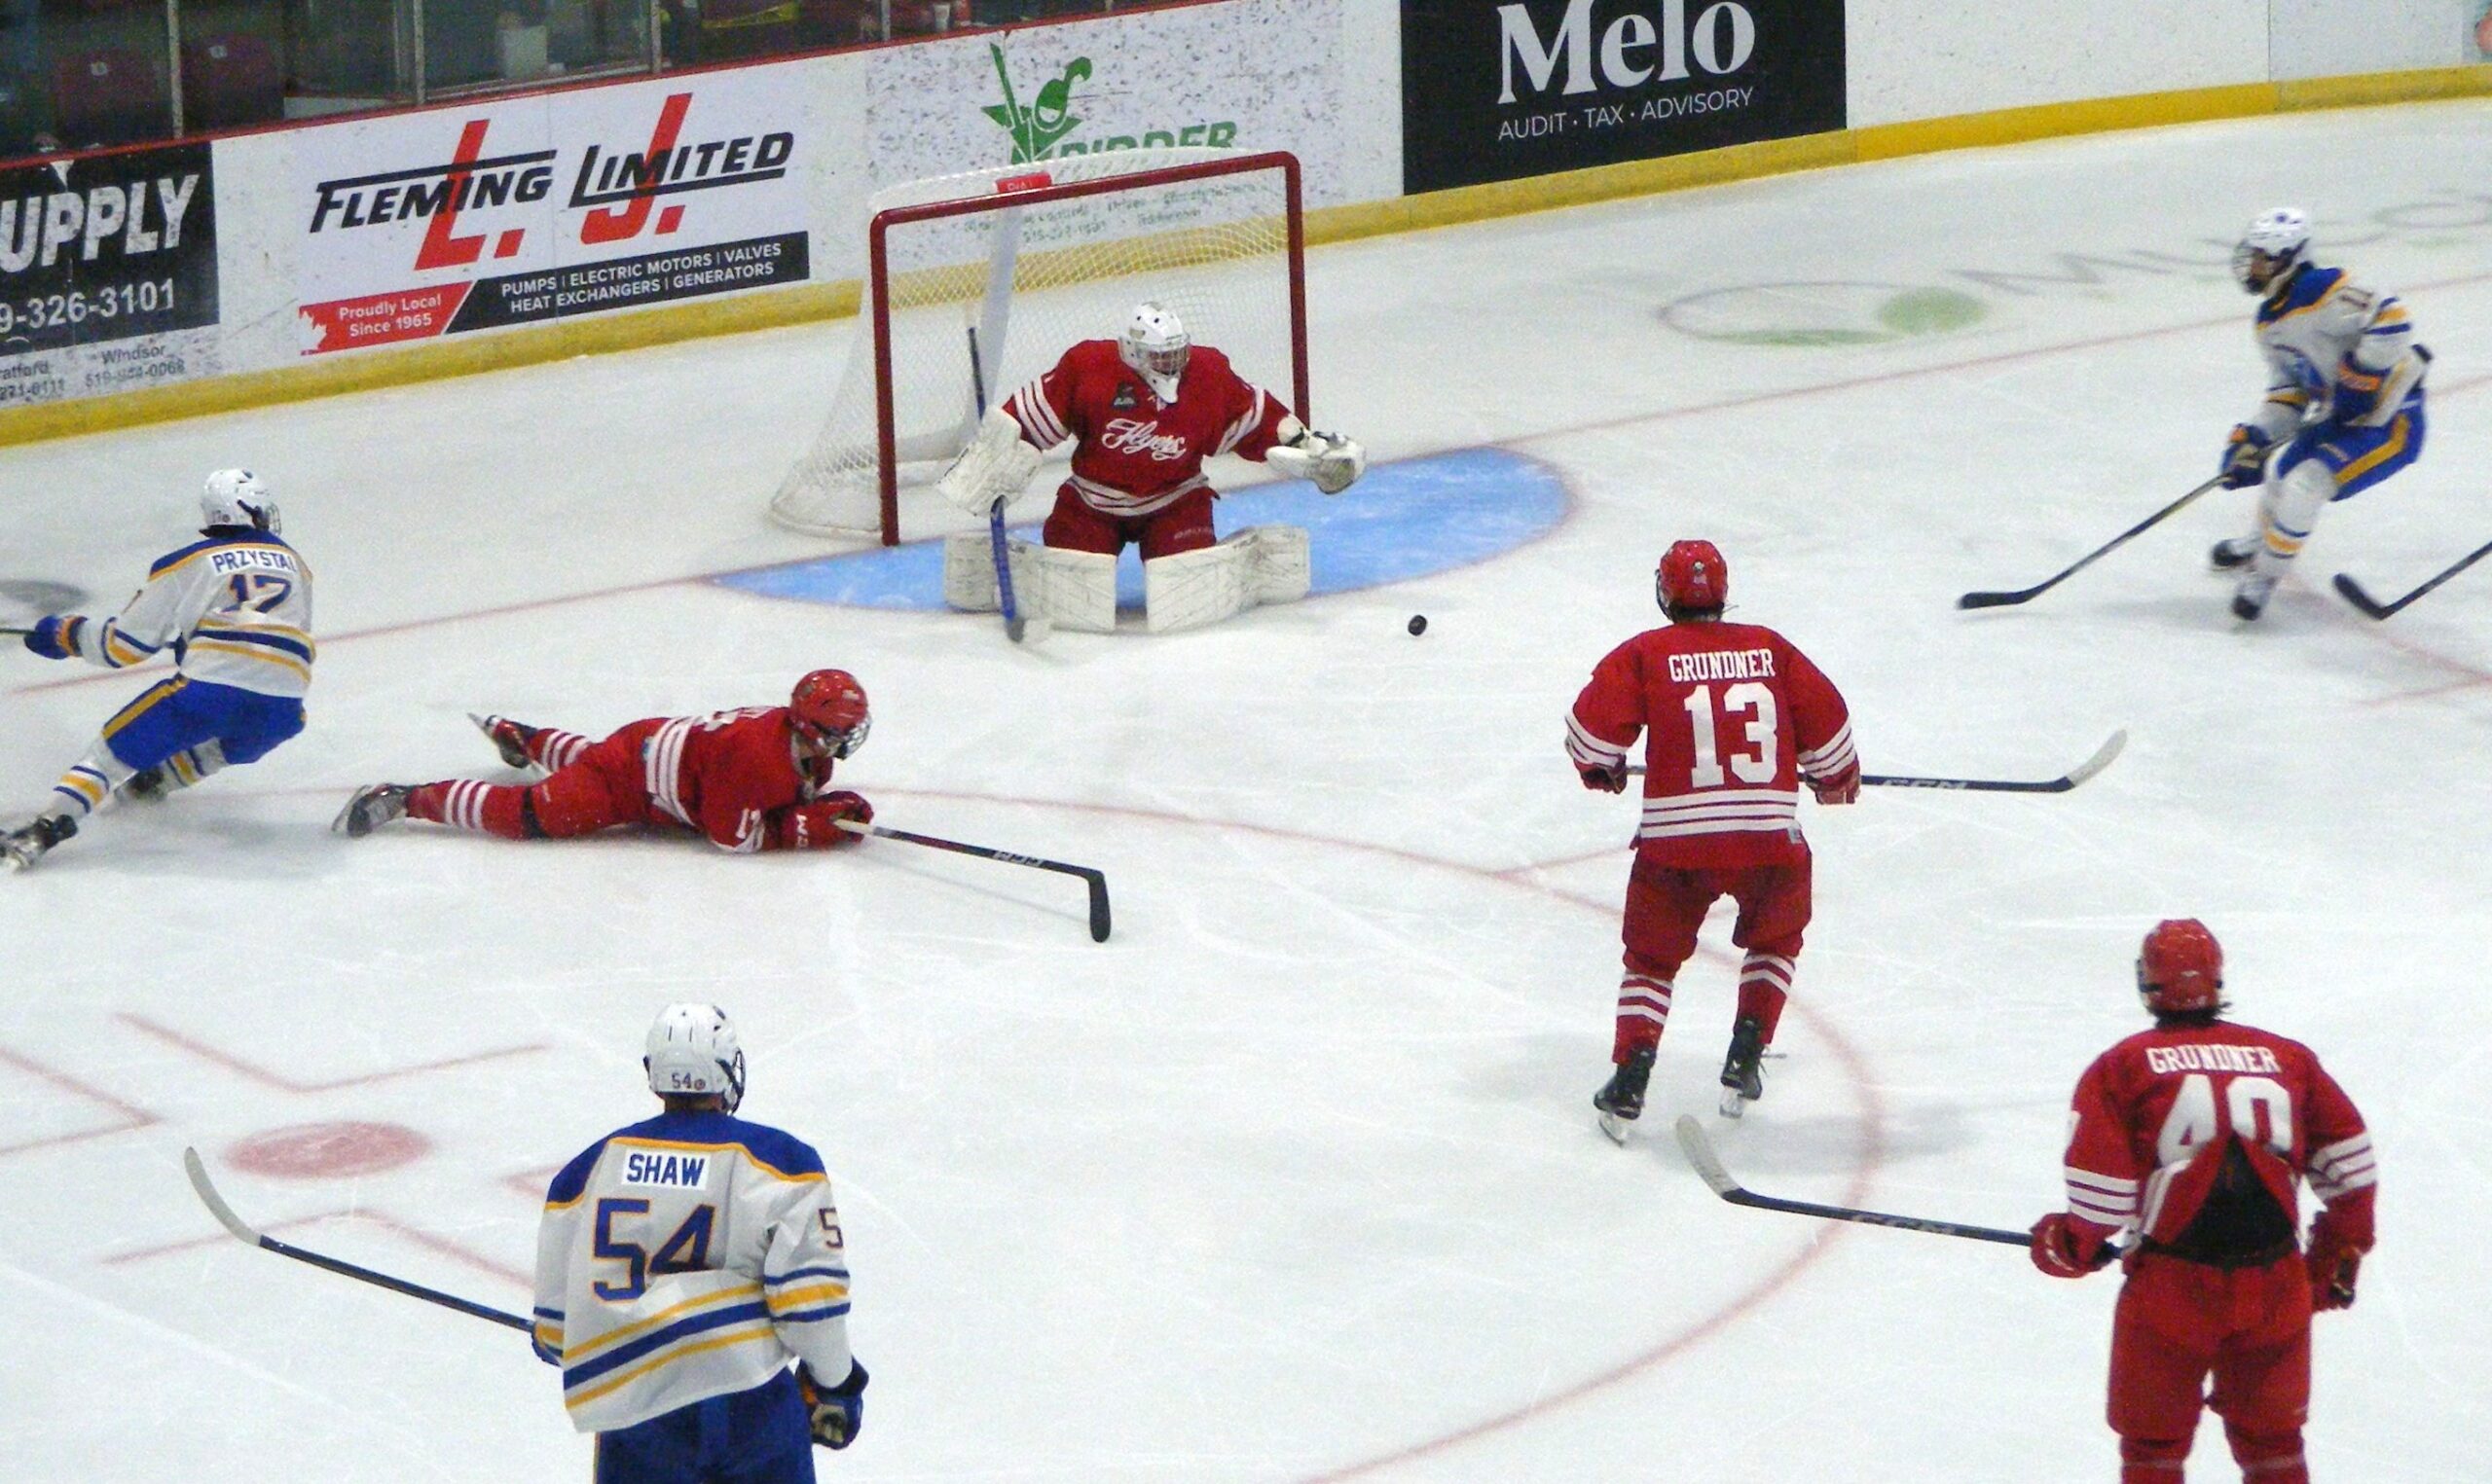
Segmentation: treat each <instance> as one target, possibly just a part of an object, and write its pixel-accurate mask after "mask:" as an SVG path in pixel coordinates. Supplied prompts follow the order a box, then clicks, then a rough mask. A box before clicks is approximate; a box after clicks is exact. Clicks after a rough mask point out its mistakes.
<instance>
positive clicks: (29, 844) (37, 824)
mask: <svg viewBox="0 0 2492 1484" xmlns="http://www.w3.org/2000/svg"><path fill="white" fill-rule="evenodd" d="M77 833H78V821H77V820H75V819H73V818H71V817H69V816H68V815H67V814H43V815H39V816H37V817H36V818H35V820H34V821H33V822H32V823H30V824H27V825H24V826H23V827H21V828H18V829H13V830H11V831H9V833H7V834H5V835H0V869H5V870H9V871H22V870H24V869H25V868H26V867H28V866H30V865H33V864H34V863H35V862H36V861H38V860H41V859H42V858H43V855H44V851H49V850H51V849H52V848H53V847H54V846H55V845H58V844H59V843H60V842H62V841H64V840H66V839H68V838H69V837H70V836H72V835H75V834H77Z"/></svg>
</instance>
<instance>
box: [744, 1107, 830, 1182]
mask: <svg viewBox="0 0 2492 1484" xmlns="http://www.w3.org/2000/svg"><path fill="white" fill-rule="evenodd" d="M727 1122H728V1124H729V1125H730V1126H731V1127H733V1128H734V1130H735V1141H736V1142H737V1143H740V1144H742V1145H744V1150H745V1153H746V1154H748V1155H750V1156H751V1159H752V1162H753V1163H754V1164H756V1165H759V1166H761V1167H762V1168H763V1169H764V1170H766V1171H768V1172H770V1173H771V1174H774V1175H778V1176H785V1177H787V1178H789V1179H800V1178H803V1177H805V1176H819V1175H824V1174H825V1173H826V1172H825V1170H824V1169H823V1164H822V1156H821V1155H820V1154H817V1153H815V1152H814V1146H813V1145H811V1144H809V1143H807V1142H805V1141H804V1140H801V1139H798V1138H797V1137H796V1136H795V1135H793V1134H790V1133H788V1132H787V1131H786V1130H784V1129H774V1128H772V1127H770V1126H769V1125H768V1124H766V1123H747V1122H746V1121H745V1120H743V1119H741V1118H729V1119H728V1120H727Z"/></svg>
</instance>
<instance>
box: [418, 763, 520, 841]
mask: <svg viewBox="0 0 2492 1484" xmlns="http://www.w3.org/2000/svg"><path fill="white" fill-rule="evenodd" d="M407 817H408V818H410V819H427V820H430V821H431V822H433V823H435V824H447V825H449V826H451V827H452V828H453V829H462V830H481V831H483V832H484V833H485V834H488V835H499V836H500V837H501V838H503V839H504V840H525V839H527V838H528V837H529V829H528V790H527V789H525V788H512V787H508V786H506V785H503V784H499V783H479V782H476V781H475V780H473V779H471V778H455V779H452V780H451V781H449V782H446V783H426V784H424V785H423V786H422V787H421V788H418V789H416V790H415V791H414V792H412V793H410V794H408V795H407Z"/></svg>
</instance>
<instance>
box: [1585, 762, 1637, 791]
mask: <svg viewBox="0 0 2492 1484" xmlns="http://www.w3.org/2000/svg"><path fill="white" fill-rule="evenodd" d="M1575 776H1576V777H1577V778H1582V779H1583V780H1584V786H1585V787H1586V788H1597V789H1599V790H1600V791H1601V792H1603V793H1625V792H1626V791H1627V770H1626V769H1625V768H1624V767H1619V768H1577V769H1576V770H1575Z"/></svg>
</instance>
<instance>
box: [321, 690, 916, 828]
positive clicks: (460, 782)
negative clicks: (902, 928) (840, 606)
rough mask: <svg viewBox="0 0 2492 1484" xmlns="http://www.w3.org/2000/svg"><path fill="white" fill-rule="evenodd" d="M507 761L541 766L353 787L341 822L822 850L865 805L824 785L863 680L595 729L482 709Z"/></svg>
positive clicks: (860, 723) (860, 739) (853, 734)
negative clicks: (508, 773)
mask: <svg viewBox="0 0 2492 1484" xmlns="http://www.w3.org/2000/svg"><path fill="white" fill-rule="evenodd" d="M474 719H475V722H476V725H477V726H479V727H481V728H482V729H484V733H485V735H486V736H487V737H489V738H491V739H493V742H494V745H495V747H497V748H499V749H500V751H501V755H502V761H503V762H505V763H508V764H510V765H511V766H512V767H514V768H541V769H544V770H545V772H546V774H547V777H545V778H541V779H539V780H537V781H536V782H535V783H532V784H508V783H485V782H478V781H475V780H472V779H466V778H457V779H451V780H449V781H446V782H440V783H423V784H417V785H409V784H405V783H373V784H369V785H367V786H365V787H363V788H359V789H356V790H355V794H354V797H353V798H351V799H348V801H347V807H346V809H345V810H344V811H342V812H341V813H340V814H339V815H338V819H337V825H336V828H338V829H339V830H342V831H344V832H345V833H346V834H348V835H349V836H352V837H355V838H357V839H360V838H362V837H363V836H365V835H368V834H370V833H372V831H373V830H374V829H375V828H376V827H378V826H380V825H384V824H386V823H388V822H390V821H391V820H393V819H399V818H412V819H422V820H426V821H428V822H430V823H434V824H447V825H450V826H452V827H454V828H458V829H468V830H482V831H484V832H485V833H486V834H489V835H499V836H501V837H502V838H503V839H505V840H548V839H550V840H567V839H569V838H570V837H572V836H574V835H590V834H595V833H596V832H598V831H599V830H605V829H612V828H614V827H615V826H617V825H624V824H635V825H645V826H649V827H652V828H656V829H661V830H669V829H672V830H689V831H691V832H693V833H695V834H698V835H701V836H704V837H705V838H707V839H708V840H709V842H710V843H711V844H712V845H715V846H716V847H717V848H718V849H719V850H722V851H732V852H734V853H736V854H751V853H752V852H753V851H808V850H826V849H828V848H830V847H832V846H836V845H841V844H844V843H846V842H848V841H850V840H853V839H855V838H856V837H855V836H854V835H852V834H850V833H849V832H848V831H846V830H843V829H841V828H839V822H840V821H841V820H854V821H856V822H858V823H864V822H866V821H868V820H870V819H872V818H873V817H874V811H873V806H871V805H869V804H867V803H866V802H865V801H864V800H863V799H862V798H861V797H859V796H858V795H856V794H854V793H850V792H848V791H847V790H845V789H841V790H838V791H836V792H833V791H832V790H831V789H830V786H829V785H830V773H831V768H832V766H833V764H834V763H835V762H836V761H837V760H838V759H840V758H844V757H847V756H849V755H850V754H852V753H854V752H855V751H856V750H857V749H858V748H859V747H861V746H863V745H864V742H865V733H866V730H867V728H868V727H869V726H870V725H871V721H872V718H871V717H870V716H869V715H868V713H867V711H866V707H865V690H864V687H862V686H861V685H859V684H858V683H857V677H856V676H854V675H852V674H850V673H849V672H848V671H846V670H815V671H814V672H813V673H811V674H809V675H807V676H805V677H804V678H803V679H801V680H799V681H797V682H796V688H795V691H794V693H793V694H792V695H790V696H789V697H788V704H787V705H786V706H747V707H745V708H744V709H742V710H736V711H718V712H715V713H714V714H712V715H708V716H652V717H650V718H648V719H647V720H645V721H636V722H634V723H632V724H631V725H630V726H628V727H625V728H623V729H622V730H621V731H619V732H616V733H614V734H613V735H612V736H610V737H608V738H606V739H605V741H604V742H597V741H593V740H591V739H589V738H586V737H583V736H581V735H580V734H578V733H576V732H564V731H560V730H557V729H556V728H553V727H531V726H523V725H522V724H520V723H518V722H515V721H510V720H507V719H505V718H503V717H499V716H479V717H476V718H474Z"/></svg>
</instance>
